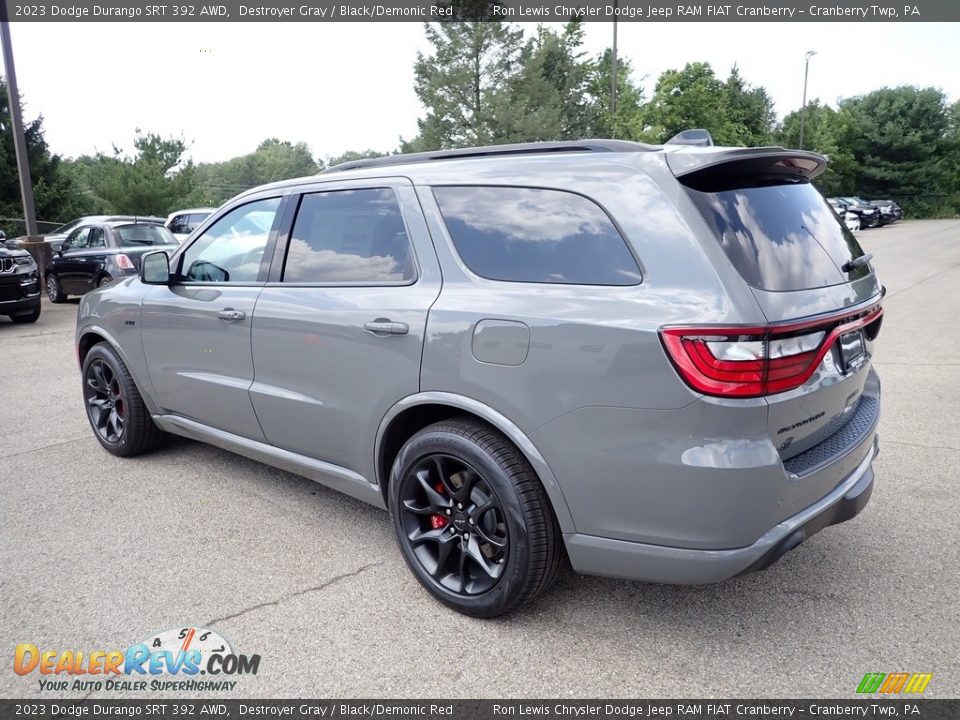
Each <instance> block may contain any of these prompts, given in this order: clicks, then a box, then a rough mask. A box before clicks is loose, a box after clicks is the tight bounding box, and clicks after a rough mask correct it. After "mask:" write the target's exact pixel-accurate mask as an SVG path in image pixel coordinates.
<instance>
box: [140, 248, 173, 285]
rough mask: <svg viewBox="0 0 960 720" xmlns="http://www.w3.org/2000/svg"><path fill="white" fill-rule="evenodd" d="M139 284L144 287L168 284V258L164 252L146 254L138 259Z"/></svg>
mask: <svg viewBox="0 0 960 720" xmlns="http://www.w3.org/2000/svg"><path fill="white" fill-rule="evenodd" d="M140 282H142V283H144V284H146V285H169V284H170V258H168V257H167V254H166V253H165V252H163V251H162V250H158V251H156V252H151V253H147V254H146V255H144V256H143V257H142V258H141V259H140Z"/></svg>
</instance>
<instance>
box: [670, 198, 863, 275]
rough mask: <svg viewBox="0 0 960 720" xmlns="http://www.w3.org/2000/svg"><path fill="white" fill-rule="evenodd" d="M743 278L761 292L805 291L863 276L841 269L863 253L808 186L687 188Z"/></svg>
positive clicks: (841, 224) (823, 201)
mask: <svg viewBox="0 0 960 720" xmlns="http://www.w3.org/2000/svg"><path fill="white" fill-rule="evenodd" d="M687 192H689V193H690V197H691V198H692V199H693V201H694V203H696V205H697V207H698V208H699V210H700V213H701V214H702V215H703V217H704V219H705V220H706V221H707V223H708V224H709V225H710V227H711V228H712V229H713V231H714V234H715V236H716V238H717V241H718V242H719V243H720V245H721V247H723V250H724V252H726V254H727V257H728V258H730V261H731V262H732V263H733V264H734V266H735V267H736V268H737V270H738V271H739V272H740V274H741V275H742V276H743V279H744V280H746V281H747V283H749V284H750V285H751V286H753V287H755V288H759V289H761V290H775V291H785V290H806V289H808V288H817V287H826V286H828V285H839V284H841V283H845V282H849V281H851V280H855V279H857V278H859V277H864V276H866V275H868V274H869V273H870V268H869V266H868V265H862V266H861V267H858V268H855V269H853V270H852V271H850V272H845V271H843V270H842V269H841V268H842V267H843V266H844V265H845V264H846V263H848V262H849V261H850V260H852V259H853V258H856V257H860V256H861V255H863V250H862V249H861V248H860V245H859V243H857V240H856V238H854V236H853V233H851V232H850V231H849V230H848V229H847V227H846V225H844V223H843V222H842V221H841V219H840V218H839V217H837V214H836V213H834V212H833V210H831V208H830V205H828V204H827V202H826V201H825V200H824V199H823V197H822V196H821V195H820V193H818V192H817V191H816V189H815V188H814V187H813V186H812V185H810V184H809V183H806V182H804V183H796V184H789V185H767V186H761V187H742V188H735V189H731V190H720V191H717V192H702V191H699V190H694V189H692V188H688V189H687Z"/></svg>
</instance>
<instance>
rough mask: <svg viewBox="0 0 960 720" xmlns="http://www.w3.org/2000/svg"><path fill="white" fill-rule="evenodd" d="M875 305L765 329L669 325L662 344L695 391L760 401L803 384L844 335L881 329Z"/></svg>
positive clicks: (870, 334) (870, 335)
mask: <svg viewBox="0 0 960 720" xmlns="http://www.w3.org/2000/svg"><path fill="white" fill-rule="evenodd" d="M882 313H883V310H882V308H880V307H879V306H877V307H874V308H872V309H870V310H867V311H861V312H858V313H855V314H853V315H842V316H839V317H833V318H830V319H821V320H815V321H805V322H799V323H790V324H784V325H769V326H760V327H757V326H750V327H740V326H724V327H668V328H662V329H661V330H660V337H661V338H662V339H663V345H664V347H665V348H666V350H667V353H668V354H669V356H670V359H671V360H672V361H673V364H674V365H675V366H676V368H677V370H678V371H679V373H680V376H681V377H682V378H683V379H684V381H685V382H686V383H687V384H688V385H689V386H690V387H692V388H693V389H694V390H697V391H699V392H702V393H704V394H706V395H717V396H721V397H759V396H761V395H771V394H773V393H779V392H785V391H787V390H792V389H793V388H796V387H799V386H801V385H803V383H805V382H806V381H807V380H808V379H809V378H810V376H811V375H812V374H813V372H814V370H816V368H817V366H818V365H819V364H820V361H821V360H823V356H824V355H826V354H827V353H828V352H829V351H830V347H831V346H832V345H833V343H834V341H835V340H836V339H837V338H838V337H839V336H840V335H842V334H844V333H846V332H850V331H851V330H856V329H857V328H861V327H864V326H867V330H866V333H867V337H868V338H869V339H871V340H872V339H873V338H874V337H876V332H877V331H879V327H880V318H881V315H882Z"/></svg>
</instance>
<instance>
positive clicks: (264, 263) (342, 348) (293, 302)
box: [76, 140, 884, 617]
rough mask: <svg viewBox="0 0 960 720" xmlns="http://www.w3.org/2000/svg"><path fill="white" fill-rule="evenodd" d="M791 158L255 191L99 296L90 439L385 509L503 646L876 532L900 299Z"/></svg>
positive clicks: (445, 593) (594, 166) (534, 160)
mask: <svg viewBox="0 0 960 720" xmlns="http://www.w3.org/2000/svg"><path fill="white" fill-rule="evenodd" d="M824 165H825V159H824V158H823V157H822V156H820V155H816V154H813V153H809V152H802V151H796V150H784V149H782V148H753V149H743V148H719V147H697V148H694V147H688V146H681V145H669V144H668V145H666V146H663V147H659V146H656V147H655V146H647V145H641V144H637V143H630V142H619V141H604V140H597V141H582V142H567V143H540V144H531V145H519V146H499V147H489V148H477V149H468V150H456V151H443V152H436V153H426V154H416V155H406V156H402V155H401V156H392V157H387V158H380V159H375V160H363V161H357V162H353V163H347V164H345V165H340V166H337V167H335V168H332V169H329V170H327V171H325V172H323V173H321V174H319V175H317V176H313V177H308V178H301V179H297V180H290V181H285V182H280V183H275V184H272V185H267V186H264V187H261V188H257V189H255V190H251V191H249V192H246V193H244V194H242V195H240V196H238V197H237V198H235V199H234V200H232V201H230V202H229V203H227V204H226V205H224V206H223V207H221V208H220V209H219V210H217V212H216V213H214V214H213V215H211V217H209V218H208V219H207V220H206V221H205V222H204V223H203V225H201V226H200V227H199V228H198V229H197V230H196V231H195V232H194V233H193V235H192V236H191V238H190V240H189V241H188V242H187V243H186V244H185V245H183V246H182V247H180V248H178V249H176V250H175V251H174V252H173V253H172V255H171V256H170V257H169V258H168V256H167V254H165V253H162V252H154V253H150V254H147V255H145V256H144V258H143V261H142V264H141V268H140V274H139V276H137V277H128V278H122V279H120V280H118V281H117V282H114V283H113V284H111V285H110V286H109V287H107V288H103V289H98V290H95V291H93V292H91V293H88V294H87V295H85V296H84V297H83V300H82V301H81V305H80V311H79V317H78V323H77V334H76V342H77V351H78V357H79V360H80V364H81V367H82V376H83V397H84V401H85V404H86V409H87V414H88V417H89V419H90V424H91V426H92V428H93V430H94V432H95V434H96V437H97V439H98V440H99V441H100V443H101V444H102V445H103V447H104V448H105V449H106V450H107V451H109V452H111V453H113V454H115V455H121V456H130V455H136V454H138V453H142V452H144V451H147V450H149V449H151V448H153V447H155V446H156V445H157V444H158V442H160V441H161V439H162V437H163V435H164V434H165V433H173V434H176V435H181V436H185V437H189V438H194V439H196V440H201V441H203V442H207V443H211V444H213V445H216V446H218V447H221V448H225V449H227V450H230V451H233V452H236V453H239V454H241V455H245V456H247V457H250V458H254V459H256V460H259V461H262V462H265V463H268V464H270V465H273V466H276V467H279V468H283V469H285V470H288V471H290V472H293V473H297V474H299V475H303V476H305V477H308V478H311V479H313V480H316V481H317V482H320V483H323V484H324V485H327V486H329V487H332V488H335V489H337V490H340V491H342V492H345V493H347V494H349V495H351V496H353V497H356V498H360V499H362V500H364V501H366V502H369V503H371V504H374V505H377V506H379V507H382V508H386V509H388V510H389V513H390V516H391V518H392V521H393V525H394V528H395V530H396V535H397V539H398V541H399V546H400V549H401V552H402V554H403V556H404V558H405V560H406V562H407V564H408V565H409V567H410V569H411V571H412V572H413V573H414V575H415V576H416V577H417V579H418V580H419V581H420V582H421V583H422V584H423V586H424V587H425V588H426V589H427V590H429V591H430V592H431V593H432V594H433V595H434V596H436V597H437V598H439V599H440V600H441V601H442V602H444V603H446V604H447V605H449V606H450V607H452V608H455V609H456V610H458V611H460V612H463V613H467V614H470V615H474V616H481V617H490V616H495V615H498V614H502V613H506V612H508V611H510V610H513V609H515V608H517V607H519V606H520V605H522V604H523V603H526V602H527V601H529V600H531V599H533V598H534V597H536V596H537V595H538V594H539V593H541V592H543V591H544V590H546V589H547V588H548V587H549V586H550V584H551V583H552V581H553V580H554V579H555V577H556V575H557V573H558V570H559V568H560V567H561V565H562V564H563V563H565V562H567V561H569V563H570V564H571V565H572V567H573V569H574V570H576V571H578V572H582V573H591V574H598V575H612V576H617V577H626V578H636V579H641V580H648V581H654V582H667V583H710V582H716V581H721V580H724V579H726V578H730V577H732V576H735V575H738V574H740V573H744V572H748V571H753V570H758V569H760V568H763V567H765V566H767V565H769V564H771V563H773V562H774V561H776V560H777V559H778V558H779V557H780V556H782V555H783V554H784V553H785V552H787V551H789V550H790V549H792V548H794V547H796V546H797V545H798V544H800V543H801V542H803V541H804V540H806V539H807V538H808V537H810V536H811V535H813V534H814V533H816V532H818V531H819V530H821V529H822V528H824V527H825V526H827V525H831V524H834V523H838V522H842V521H844V520H847V519H849V518H851V517H853V516H854V515H856V514H857V513H858V512H859V511H860V510H861V509H862V508H863V507H864V505H865V504H866V502H867V500H868V498H869V496H870V493H871V490H872V484H873V470H872V467H871V466H872V463H873V460H874V458H875V457H876V456H877V452H878V445H877V438H876V428H877V421H878V418H879V407H880V381H879V379H878V378H877V375H876V373H875V372H874V370H873V369H872V368H871V359H872V357H873V352H874V342H875V340H876V338H877V333H878V332H879V329H880V324H881V318H882V308H881V299H882V297H883V292H884V291H883V288H882V287H881V285H880V284H879V282H878V280H877V276H876V275H875V274H874V272H873V269H872V268H871V266H870V263H869V260H870V256H869V255H866V254H864V252H863V250H861V248H860V246H859V245H858V244H857V240H856V239H855V238H854V237H853V235H852V234H851V233H850V232H849V231H848V230H847V229H846V227H845V226H844V225H843V223H842V222H841V221H840V220H839V219H838V218H837V216H836V214H835V213H834V212H833V211H832V210H831V208H830V206H829V205H828V204H827V202H826V201H825V200H824V199H823V198H822V197H821V196H820V194H819V193H818V192H817V191H816V189H815V188H814V187H813V186H812V185H811V183H810V181H811V179H812V178H814V177H816V176H817V175H818V174H819V173H821V172H822V171H823V169H824Z"/></svg>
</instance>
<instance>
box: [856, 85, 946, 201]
mask: <svg viewBox="0 0 960 720" xmlns="http://www.w3.org/2000/svg"><path fill="white" fill-rule="evenodd" d="M840 108H841V112H843V113H847V114H849V117H850V119H851V132H850V133H849V137H848V140H847V142H848V145H849V148H850V150H851V152H852V153H853V156H854V158H855V159H856V162H857V165H858V183H857V189H858V191H859V192H860V193H862V194H864V195H867V196H871V195H872V196H874V197H889V196H893V197H910V196H916V197H915V198H914V199H912V200H911V202H910V203H908V205H912V208H911V207H908V208H907V209H908V210H909V211H912V212H914V213H915V214H927V213H931V212H942V211H943V209H944V202H945V198H944V196H945V195H946V194H948V193H949V192H950V190H951V186H952V182H953V179H954V177H955V166H952V161H953V160H954V157H955V156H954V155H953V153H952V152H951V151H952V149H953V148H952V145H951V141H950V138H949V133H950V132H951V116H950V110H949V108H948V105H947V102H946V97H945V96H944V94H943V92H942V91H941V90H939V89H937V88H932V87H928V88H918V87H913V86H909V85H908V86H902V87H897V88H883V89H881V90H875V91H873V92H871V93H868V94H866V95H863V96H861V97H855V98H851V99H849V100H845V101H844V102H842V103H841V105H840Z"/></svg>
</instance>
